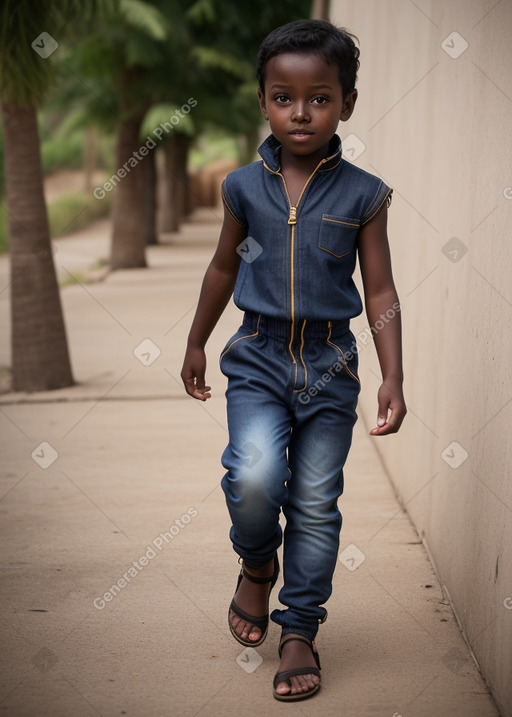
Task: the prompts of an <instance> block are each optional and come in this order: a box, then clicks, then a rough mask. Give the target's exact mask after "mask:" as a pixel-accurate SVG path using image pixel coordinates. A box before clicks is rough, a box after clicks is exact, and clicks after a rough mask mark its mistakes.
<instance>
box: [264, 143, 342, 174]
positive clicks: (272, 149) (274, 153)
mask: <svg viewBox="0 0 512 717" xmlns="http://www.w3.org/2000/svg"><path fill="white" fill-rule="evenodd" d="M258 154H259V155H260V157H261V158H262V159H263V162H264V163H265V165H266V166H267V169H269V170H270V171H271V172H279V170H280V169H281V145H280V144H279V142H278V141H277V139H276V138H275V137H274V135H273V134H271V135H270V136H269V137H267V139H266V140H265V141H264V142H263V144H261V145H260V147H259V148H258ZM340 161H341V139H340V137H339V136H338V135H337V134H335V135H333V136H332V137H331V140H330V142H329V149H328V152H327V157H326V161H325V162H324V164H322V168H321V169H319V170H318V171H320V172H325V171H327V170H329V169H334V167H337V166H338V164H339V163H340Z"/></svg>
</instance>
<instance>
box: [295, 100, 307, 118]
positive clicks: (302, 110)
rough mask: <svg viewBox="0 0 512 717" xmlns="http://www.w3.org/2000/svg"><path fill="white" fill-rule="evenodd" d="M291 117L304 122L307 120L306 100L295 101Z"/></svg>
mask: <svg viewBox="0 0 512 717" xmlns="http://www.w3.org/2000/svg"><path fill="white" fill-rule="evenodd" d="M292 118H293V119H294V120H297V121H299V122H305V121H307V120H309V111H308V105H307V103H306V102H296V103H295V104H294V106H293V114H292Z"/></svg>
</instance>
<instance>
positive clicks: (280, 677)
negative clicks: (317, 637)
mask: <svg viewBox="0 0 512 717" xmlns="http://www.w3.org/2000/svg"><path fill="white" fill-rule="evenodd" d="M286 638H287V636H286V635H285V636H284V637H283V639H282V640H281V644H280V645H279V657H281V655H282V652H283V647H284V646H285V645H286V643H287V642H293V641H294V640H296V641H297V642H304V643H306V645H308V647H309V648H310V649H311V652H312V653H313V657H314V658H315V662H316V664H317V665H318V667H297V668H296V669H295V670H284V671H283V672H277V673H276V676H275V677H274V697H275V699H276V700H280V701H281V702H296V701H297V700H305V699H307V698H308V697H313V695H316V693H317V692H318V690H319V689H320V687H321V685H320V682H319V683H318V685H315V687H313V688H312V689H311V690H308V691H307V692H297V693H296V694H294V695H292V694H291V692H288V693H287V694H286V695H280V694H279V693H278V692H276V687H277V685H278V684H279V683H280V682H287V683H288V684H289V685H290V687H291V686H292V683H291V682H290V678H292V677H296V676H297V675H316V676H317V677H320V670H321V667H320V657H319V655H318V651H317V649H316V646H315V641H314V640H310V639H309V638H307V637H303V636H301V637H298V636H297V637H288V639H286Z"/></svg>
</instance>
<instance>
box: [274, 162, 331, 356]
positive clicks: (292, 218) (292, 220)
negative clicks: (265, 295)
mask: <svg viewBox="0 0 512 717" xmlns="http://www.w3.org/2000/svg"><path fill="white" fill-rule="evenodd" d="M327 160H328V158H327V157H324V159H322V160H320V162H319V163H318V164H317V165H316V167H315V169H314V170H313V171H312V172H311V174H310V175H309V177H308V179H307V181H306V183H305V185H304V186H303V187H302V191H301V193H300V194H299V198H298V199H297V203H296V204H295V205H292V203H291V200H290V195H289V194H288V187H287V186H286V181H285V178H284V176H283V175H282V174H281V172H276V174H278V175H279V176H280V177H281V179H282V180H283V186H284V191H285V193H286V197H287V199H288V206H289V215H288V224H289V225H290V227H291V236H290V310H291V317H292V328H291V331H290V343H289V344H288V352H289V354H290V356H291V357H292V361H293V363H294V364H295V365H296V364H297V362H296V360H295V356H294V355H293V350H292V345H293V339H294V332H295V293H294V270H293V265H294V259H295V225H296V224H297V209H298V208H299V204H300V200H301V199H302V197H303V195H304V192H305V191H306V189H307V187H308V185H309V183H310V182H311V180H312V179H313V177H314V176H315V174H316V172H317V170H318V168H319V167H321V166H322V164H325V162H327Z"/></svg>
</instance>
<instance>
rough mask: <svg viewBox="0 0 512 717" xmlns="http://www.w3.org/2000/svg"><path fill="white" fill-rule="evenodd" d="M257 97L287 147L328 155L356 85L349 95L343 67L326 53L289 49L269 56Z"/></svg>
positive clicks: (299, 152)
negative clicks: (342, 80) (330, 61)
mask: <svg viewBox="0 0 512 717" xmlns="http://www.w3.org/2000/svg"><path fill="white" fill-rule="evenodd" d="M258 98H259V102H260V108H261V113H262V115H263V117H264V118H265V119H267V120H269V123H270V129H271V131H272V134H274V136H275V137H276V138H277V139H278V140H279V142H280V143H281V145H282V147H283V149H286V150H287V151H289V152H290V153H291V154H293V155H298V156H309V155H313V154H315V153H318V155H319V156H320V155H322V156H325V152H326V151H327V146H328V144H329V141H330V139H331V137H332V136H333V135H334V134H335V132H336V129H337V127H338V122H339V121H340V120H342V121H345V120H348V118H349V117H350V115H351V114H352V111H353V109H354V105H355V102H356V99H357V90H355V89H354V90H351V92H349V93H348V95H347V97H344V96H343V90H342V88H341V83H340V78H339V70H338V67H337V66H336V65H328V64H327V62H326V61H325V60H324V59H323V57H321V56H319V55H304V54H297V53H291V52H290V53H289V52H287V53H283V54H281V55H276V56H275V57H272V58H271V59H270V60H269V61H268V63H267V66H266V73H265V93H264V94H263V92H262V91H261V90H258ZM322 153H323V154H322Z"/></svg>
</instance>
